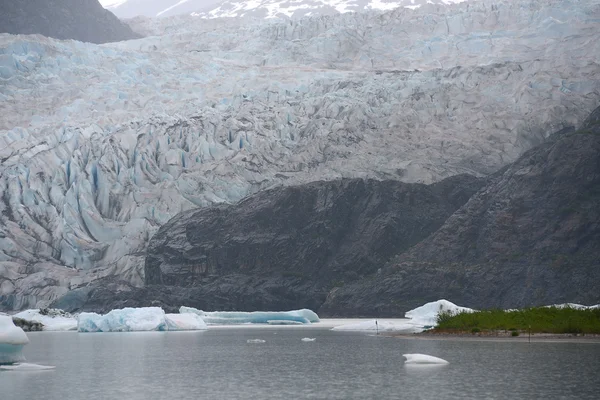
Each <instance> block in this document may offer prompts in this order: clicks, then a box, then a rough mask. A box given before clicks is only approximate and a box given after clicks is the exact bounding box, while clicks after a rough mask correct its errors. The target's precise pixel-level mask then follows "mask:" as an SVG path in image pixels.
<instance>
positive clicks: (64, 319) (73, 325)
mask: <svg viewBox="0 0 600 400" xmlns="http://www.w3.org/2000/svg"><path fill="white" fill-rule="evenodd" d="M15 317H17V318H21V319H24V320H26V321H33V322H39V323H41V324H42V325H44V330H45V331H75V330H77V318H75V317H74V316H72V315H71V314H69V313H67V312H64V311H62V310H50V312H49V313H48V314H46V315H42V314H40V310H38V309H32V310H25V311H21V312H20V313H18V314H15Z"/></svg>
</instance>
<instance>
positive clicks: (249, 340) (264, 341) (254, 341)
mask: <svg viewBox="0 0 600 400" xmlns="http://www.w3.org/2000/svg"><path fill="white" fill-rule="evenodd" d="M246 343H266V340H262V339H248V340H246Z"/></svg>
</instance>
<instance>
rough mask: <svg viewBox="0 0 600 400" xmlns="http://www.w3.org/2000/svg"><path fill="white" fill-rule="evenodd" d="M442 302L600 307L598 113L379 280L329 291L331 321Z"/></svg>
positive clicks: (512, 170) (500, 179) (533, 155)
mask: <svg viewBox="0 0 600 400" xmlns="http://www.w3.org/2000/svg"><path fill="white" fill-rule="evenodd" d="M439 298H446V299H449V300H451V301H453V302H455V303H458V304H461V305H467V306H469V307H477V308H491V307H501V308H510V307H523V306H531V305H544V304H552V303H562V302H578V303H583V304H596V303H599V302H600V109H597V110H596V111H595V112H594V113H593V114H592V115H591V116H590V117H589V118H588V120H587V121H586V122H585V124H584V126H583V127H582V128H581V129H580V130H579V131H577V132H574V133H573V132H571V133H567V134H564V133H563V134H557V135H554V137H552V138H551V139H550V140H549V141H548V142H546V143H544V144H542V145H541V146H539V147H537V148H535V149H532V150H530V151H529V152H527V153H526V154H524V155H523V156H522V157H521V158H520V159H519V160H517V161H516V162H515V163H514V164H512V165H510V166H508V167H507V168H505V169H503V170H502V171H500V172H499V173H497V174H495V175H494V176H493V177H491V179H490V181H489V183H488V184H487V185H486V186H485V187H484V188H483V189H482V190H481V191H479V192H478V193H477V194H476V195H475V196H473V198H471V199H470V200H469V202H468V203H467V204H466V205H465V206H463V207H462V208H461V209H459V210H458V211H457V212H456V213H454V215H452V217H450V218H449V219H448V220H447V221H446V223H445V224H444V225H443V226H442V227H441V228H440V229H439V230H438V231H437V232H435V233H434V234H432V235H431V236H430V237H428V238H427V239H425V240H423V241H422V242H421V243H419V244H417V245H416V246H414V247H413V248H411V249H410V250H409V251H407V252H405V253H404V254H401V255H399V256H397V257H395V258H394V259H393V260H392V261H391V262H390V263H389V264H388V265H387V266H386V268H385V269H384V271H383V272H382V274H380V275H378V276H377V277H376V278H375V279H373V280H369V281H364V282H357V283H355V284H352V285H348V286H344V287H343V288H338V289H334V290H333V291H331V293H330V294H329V296H328V299H327V301H326V302H325V304H324V305H323V307H322V308H321V311H322V312H323V313H325V314H334V315H394V316H398V315H402V313H403V312H405V311H407V310H408V309H411V308H413V307H415V306H418V305H420V304H423V303H424V302H427V301H432V300H436V299H439Z"/></svg>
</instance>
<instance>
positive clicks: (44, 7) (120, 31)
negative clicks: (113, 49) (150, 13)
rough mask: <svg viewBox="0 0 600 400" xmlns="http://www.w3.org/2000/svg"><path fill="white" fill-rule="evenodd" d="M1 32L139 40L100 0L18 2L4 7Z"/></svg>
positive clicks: (83, 39) (93, 40) (88, 39)
mask: <svg viewBox="0 0 600 400" xmlns="http://www.w3.org/2000/svg"><path fill="white" fill-rule="evenodd" d="M0 32H4V33H12V34H25V35H30V34H41V35H44V36H49V37H53V38H56V39H74V40H79V41H81V42H91V43H106V42H118V41H121V40H128V39H135V38H138V37H139V35H137V34H135V33H134V32H133V31H132V30H131V28H129V26H127V25H126V24H124V23H122V22H121V21H120V20H119V19H118V18H117V17H115V16H114V15H113V14H112V13H111V12H110V11H107V10H105V9H104V8H103V7H102V6H101V5H100V3H99V2H98V0H27V1H24V0H18V1H4V2H3V3H2V5H1V6H0Z"/></svg>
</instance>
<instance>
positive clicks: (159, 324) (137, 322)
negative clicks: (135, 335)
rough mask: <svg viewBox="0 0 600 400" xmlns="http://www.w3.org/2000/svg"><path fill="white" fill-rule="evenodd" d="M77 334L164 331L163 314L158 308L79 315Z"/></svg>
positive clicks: (165, 326)
mask: <svg viewBox="0 0 600 400" xmlns="http://www.w3.org/2000/svg"><path fill="white" fill-rule="evenodd" d="M77 330H78V331H79V332H133V331H166V330H168V324H167V321H166V319H165V312H164V311H163V309H162V308H158V307H144V308H123V309H119V310H112V311H111V312H109V313H108V314H105V315H99V314H96V313H81V314H79V316H78V317H77Z"/></svg>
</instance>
